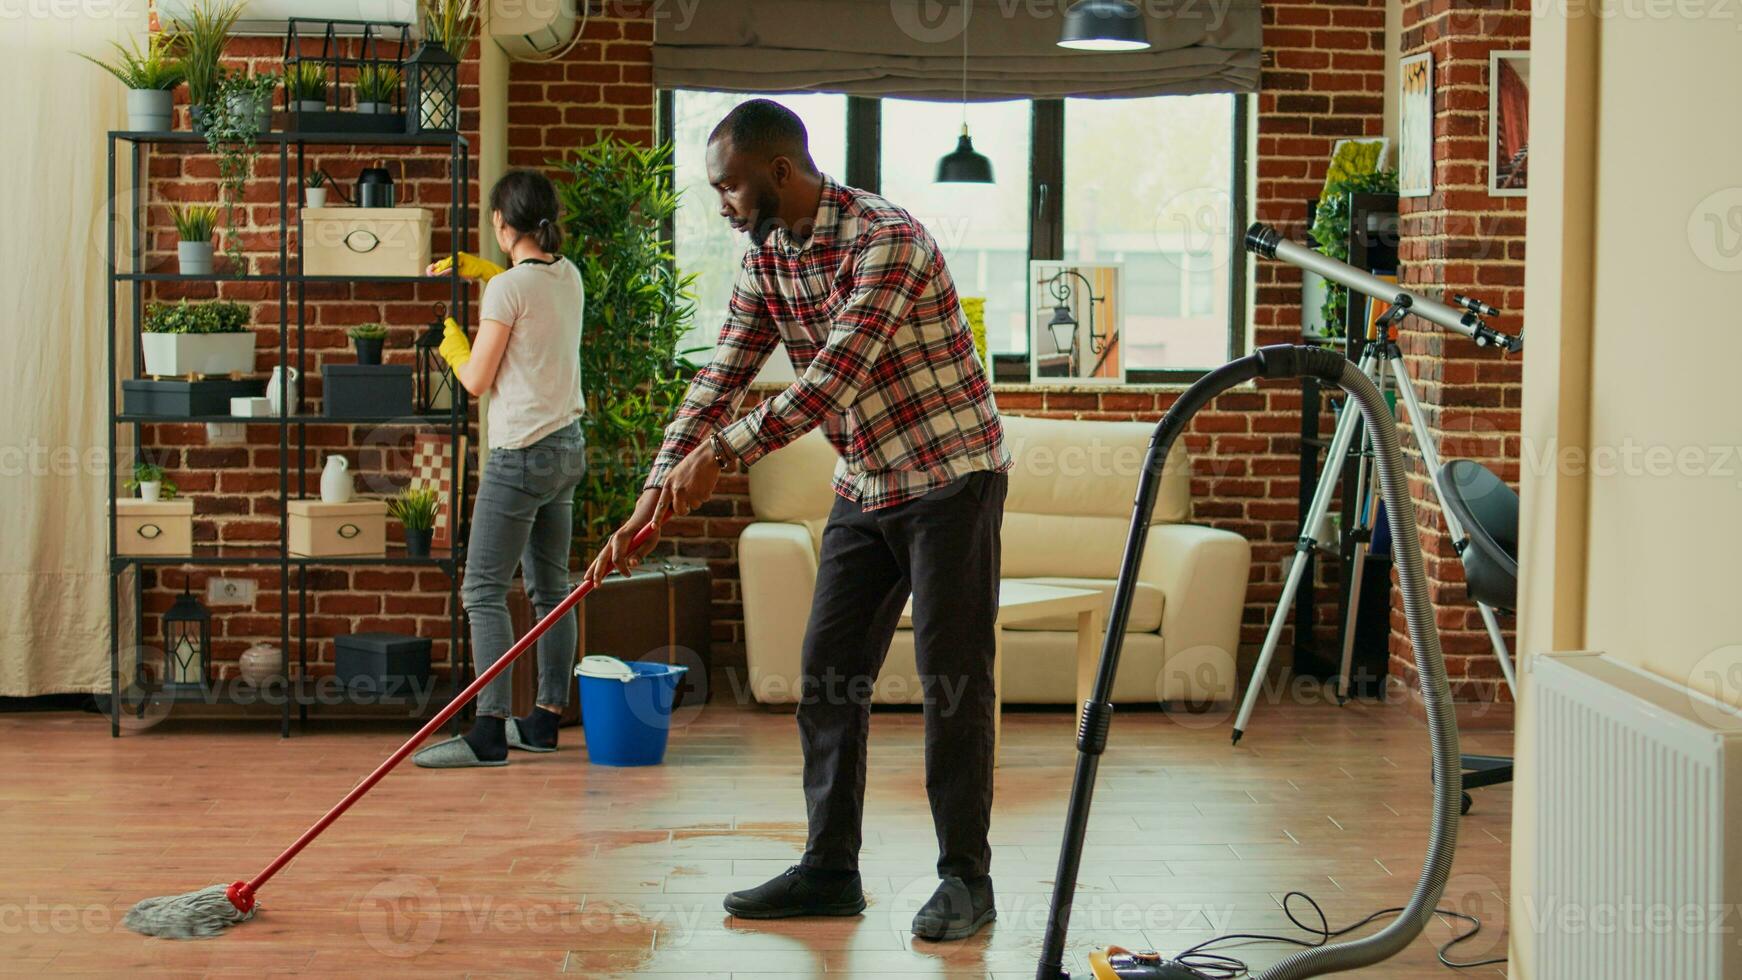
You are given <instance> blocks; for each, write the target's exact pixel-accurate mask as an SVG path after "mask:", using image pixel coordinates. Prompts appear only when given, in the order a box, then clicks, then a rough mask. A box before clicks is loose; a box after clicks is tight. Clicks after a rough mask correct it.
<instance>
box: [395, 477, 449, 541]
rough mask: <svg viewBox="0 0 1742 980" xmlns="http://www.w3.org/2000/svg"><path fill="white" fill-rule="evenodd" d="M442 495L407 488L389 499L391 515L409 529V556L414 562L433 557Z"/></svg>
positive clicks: (406, 538)
mask: <svg viewBox="0 0 1742 980" xmlns="http://www.w3.org/2000/svg"><path fill="white" fill-rule="evenodd" d="M440 506H441V494H440V492H439V491H437V490H436V489H435V488H434V487H406V488H405V489H403V490H401V491H399V493H398V494H396V495H394V496H392V497H389V498H388V499H387V513H389V514H391V515H393V517H394V519H395V520H397V521H399V523H401V524H403V525H405V553H406V554H407V555H408V556H410V557H412V558H427V557H429V543H430V539H431V538H433V537H434V536H435V521H436V510H437V509H438V508H439V507H440Z"/></svg>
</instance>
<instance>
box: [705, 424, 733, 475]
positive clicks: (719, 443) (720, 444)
mask: <svg viewBox="0 0 1742 980" xmlns="http://www.w3.org/2000/svg"><path fill="white" fill-rule="evenodd" d="M710 443H711V445H712V446H713V447H714V465H715V466H718V467H719V468H720V472H722V473H724V472H725V471H727V470H729V469H731V468H732V453H731V451H730V450H728V449H727V448H726V441H725V440H724V439H721V438H720V434H719V433H718V432H716V433H714V437H713V439H712V440H710Z"/></svg>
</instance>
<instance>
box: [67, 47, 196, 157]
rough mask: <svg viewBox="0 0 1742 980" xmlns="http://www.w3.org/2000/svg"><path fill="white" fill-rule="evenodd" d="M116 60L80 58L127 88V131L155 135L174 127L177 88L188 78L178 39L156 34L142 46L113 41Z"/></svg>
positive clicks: (85, 55) (84, 55)
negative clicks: (177, 49) (112, 76)
mask: <svg viewBox="0 0 1742 980" xmlns="http://www.w3.org/2000/svg"><path fill="white" fill-rule="evenodd" d="M109 43H110V45H111V46H112V47H114V49H115V60H114V61H99V60H98V59H96V58H93V57H91V56H90V55H88V54H81V55H79V57H81V58H83V59H85V60H86V61H89V62H90V63H91V64H93V65H96V66H97V67H99V68H101V69H103V70H104V71H106V72H108V73H109V74H111V75H114V76H115V77H116V78H117V79H118V80H120V82H121V84H122V85H125V86H127V128H128V129H130V130H133V131H134V132H142V133H155V132H161V131H164V130H167V129H169V128H170V125H171V122H170V121H171V119H172V118H173V115H174V110H175V87H176V86H177V85H180V84H181V83H182V82H183V81H184V80H185V79H186V78H187V70H186V69H185V68H183V67H182V63H181V59H180V58H178V57H176V56H175V37H174V36H173V35H170V34H154V35H152V36H151V37H150V38H148V39H147V40H146V42H145V47H143V48H141V47H140V46H139V41H138V40H137V39H134V40H133V41H131V42H129V43H128V44H127V45H126V46H122V44H121V42H119V41H110V42H109Z"/></svg>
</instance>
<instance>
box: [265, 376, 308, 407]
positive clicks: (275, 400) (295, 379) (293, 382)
mask: <svg viewBox="0 0 1742 980" xmlns="http://www.w3.org/2000/svg"><path fill="white" fill-rule="evenodd" d="M284 370H285V369H284V367H283V365H280V366H278V367H275V368H273V369H272V377H271V378H269V379H268V380H267V382H266V404H267V406H268V407H269V408H270V409H271V410H272V414H273V415H283V414H284V413H285V410H284V406H285V402H284V401H283V400H281V399H280V398H279V394H278V386H279V383H280V380H281V379H282V378H283V377H284ZM301 381H302V372H301V371H298V370H297V369H296V368H291V369H290V392H289V396H288V401H289V403H290V404H291V405H292V406H293V407H294V406H295V405H297V404H298V401H299V400H298V398H297V391H298V386H299V385H300V383H301Z"/></svg>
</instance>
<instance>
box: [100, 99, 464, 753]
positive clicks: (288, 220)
mask: <svg viewBox="0 0 1742 980" xmlns="http://www.w3.org/2000/svg"><path fill="white" fill-rule="evenodd" d="M255 142H256V146H257V147H261V148H265V149H262V150H261V152H262V153H265V152H271V149H272V148H275V149H276V153H277V158H278V232H279V235H278V270H279V271H278V272H275V273H248V274H242V275H225V274H222V273H217V274H211V275H192V276H184V275H180V274H179V273H164V272H149V271H146V270H145V269H144V268H143V264H144V261H145V254H146V229H145V228H144V227H143V224H144V222H142V221H138V220H135V221H131V222H130V223H129V225H130V230H129V234H130V237H131V241H130V248H129V254H130V262H129V265H130V268H128V269H125V270H123V269H121V268H120V267H119V260H118V258H117V254H116V245H117V214H116V202H117V200H118V198H117V187H116V174H117V170H116V168H117V165H118V164H121V163H123V160H122V156H123V153H125V156H126V159H125V161H124V162H125V165H126V166H127V167H128V168H129V169H128V174H129V179H130V183H131V186H132V187H133V188H134V189H135V190H134V193H135V194H136V195H140V196H143V195H144V194H145V193H146V191H147V189H148V187H149V175H148V174H147V171H146V169H145V166H144V164H145V161H146V157H147V155H148V152H149V147H151V146H152V145H155V144H190V143H198V144H202V145H203V144H204V143H205V137H204V136H203V135H200V134H197V133H192V132H186V131H174V132H135V131H130V130H116V131H111V132H110V133H109V134H108V163H109V166H108V174H107V185H108V200H109V206H108V227H107V234H106V247H105V261H106V269H107V273H108V324H109V328H108V340H107V349H108V361H109V370H108V392H107V396H106V397H107V406H108V417H109V423H110V424H109V426H108V433H109V434H108V444H109V445H108V459H109V460H110V461H111V466H112V467H113V469H114V472H115V473H119V472H122V471H123V470H122V468H121V467H120V466H118V465H116V464H117V463H118V461H117V460H116V453H117V439H116V434H117V430H118V428H119V427H120V426H123V425H131V426H133V445H134V453H135V455H136V458H137V456H139V455H141V454H143V452H144V451H145V449H146V448H147V447H146V446H145V445H144V432H143V427H144V426H145V425H148V424H153V423H159V424H161V423H170V424H176V423H182V424H186V423H240V424H246V425H274V426H277V429H278V461H279V465H278V529H279V535H278V541H277V543H276V544H272V543H262V544H260V545H223V544H196V545H194V547H193V552H192V554H190V555H164V556H155V555H152V556H144V555H120V554H117V553H116V544H117V542H116V513H115V502H116V499H117V497H118V494H117V489H116V480H115V478H114V476H113V475H112V476H111V479H110V481H109V514H108V521H109V545H108V554H109V563H108V570H109V628H110V640H109V690H110V699H109V726H110V727H109V732H110V735H111V736H115V737H118V736H119V735H120V733H121V715H122V711H123V709H124V700H123V699H124V697H125V696H128V695H131V696H135V697H137V701H136V702H135V703H134V710H135V711H136V713H137V714H138V715H141V716H142V715H143V714H144V712H145V709H146V707H147V705H148V704H150V703H164V702H167V703H189V702H199V703H207V704H240V703H244V701H250V702H259V701H261V700H278V701H279V703H280V704H281V710H280V718H279V734H280V735H281V736H284V737H288V736H289V735H290V717H291V712H290V706H291V704H293V703H294V704H295V705H296V706H297V718H298V721H299V723H306V722H307V720H308V709H309V706H310V704H311V703H314V692H313V689H314V685H313V684H312V683H311V681H310V678H309V675H308V654H309V638H308V629H307V627H308V591H309V589H308V572H309V570H310V569H311V568H320V567H342V566H407V567H414V568H434V569H439V570H440V571H442V572H443V573H444V574H445V575H446V577H447V580H448V626H449V633H448V663H447V666H448V668H449V671H448V675H449V682H450V683H449V688H450V693H449V697H450V698H452V697H453V696H455V695H457V694H458V693H459V691H460V687H461V685H462V683H463V682H464V681H465V680H466V675H467V673H468V671H469V669H470V665H471V655H470V643H469V638H468V636H467V633H466V631H465V630H464V629H462V628H461V616H460V596H459V582H460V571H461V568H462V567H463V566H464V564H465V553H464V548H465V545H464V542H465V540H466V530H467V526H468V524H469V516H470V508H469V506H468V499H467V492H466V484H465V481H464V480H462V479H461V474H462V464H463V462H464V458H465V451H464V447H465V436H466V430H467V420H468V418H469V415H470V413H469V410H468V399H467V397H466V392H465V389H464V388H462V387H460V386H459V385H457V384H456V385H453V386H452V389H453V390H452V396H451V398H450V400H449V407H448V410H447V411H446V412H440V413H430V414H427V415H415V416H402V417H381V418H328V417H326V416H324V415H310V414H305V413H304V399H303V395H302V389H303V387H304V386H303V385H301V384H298V385H297V386H296V388H295V391H294V395H295V398H296V401H295V403H294V404H293V403H292V401H291V397H292V394H293V392H292V391H291V386H290V379H289V377H288V375H287V374H286V373H284V372H280V378H281V380H280V384H279V404H281V405H287V406H289V409H288V410H287V412H286V414H285V415H283V416H268V417H237V416H228V415H223V416H195V417H174V416H156V415H133V414H126V413H123V412H121V411H119V410H118V406H117V404H116V392H117V390H118V389H119V385H120V381H121V379H122V377H143V376H144V364H143V355H142V354H141V353H140V342H139V334H140V326H141V323H142V319H143V313H144V305H145V284H146V283H151V282H215V283H223V282H266V283H277V284H278V285H279V288H278V291H277V292H278V363H279V364H280V365H294V366H295V367H297V369H298V370H299V371H300V372H301V375H302V377H304V378H307V377H308V376H309V372H308V371H307V370H306V369H307V366H308V351H307V348H306V345H305V339H304V330H305V329H306V325H307V321H308V317H307V313H308V294H307V286H308V284H309V283H393V282H398V283H419V282H421V283H427V282H432V281H442V280H438V279H431V278H429V277H424V276H306V275H303V274H302V268H303V266H302V253H301V248H300V244H301V242H302V241H303V235H302V212H301V204H300V200H296V201H293V200H292V195H293V188H294V189H295V191H294V192H295V193H296V196H297V197H299V198H300V189H301V188H302V186H303V178H304V176H305V173H306V169H305V168H306V161H305V157H304V152H305V149H306V148H307V147H310V146H326V147H352V148H354V147H446V148H447V150H448V174H449V184H450V188H449V190H450V194H449V204H448V208H449V215H450V219H451V220H450V223H449V224H450V236H449V237H450V241H449V246H450V247H449V254H451V255H455V256H457V254H458V253H459V252H460V251H463V250H464V249H465V248H466V246H467V243H468V240H469V236H470V234H471V225H472V217H471V207H470V203H469V200H468V198H467V195H466V185H467V182H468V180H469V179H470V174H471V149H470V146H469V145H468V144H467V142H466V139H465V137H464V136H462V135H460V134H458V133H419V134H415V135H411V134H398V133H368V134H337V133H313V132H269V133H262V134H260V135H259V136H258V137H257V138H256V141H255ZM137 213H143V209H142V208H141V209H137ZM293 229H294V231H295V233H296V234H295V238H296V241H297V243H298V245H299V247H298V248H297V249H296V250H295V251H294V253H293V250H292V249H291V248H290V241H291V232H292V230H293ZM442 279H445V281H446V282H447V283H448V289H449V303H448V309H449V311H450V312H451V313H452V314H453V315H454V316H455V317H456V318H457V319H458V321H459V322H461V323H467V322H469V321H470V304H471V291H470V284H469V283H468V282H466V281H465V280H464V279H461V278H460V277H459V276H458V275H457V274H449V275H448V276H446V277H442ZM122 290H125V291H126V292H127V293H128V298H127V302H128V303H129V305H130V314H131V315H130V317H129V324H130V325H129V326H128V329H130V330H131V331H132V333H133V341H134V343H133V350H134V356H133V360H132V363H131V364H129V365H126V366H125V367H124V366H123V365H121V364H120V362H119V356H118V354H119V347H118V340H119V331H120V329H121V328H122V325H121V321H120V319H119V313H120V302H121V300H120V297H119V296H118V295H117V294H118V293H119V292H120V291H122ZM293 292H294V299H293V298H292V294H293ZM293 308H294V310H295V333H296V344H295V360H294V361H292V360H291V354H292V348H291V338H290V334H291V326H292V320H291V313H292V309H293ZM123 372H125V373H123ZM310 425H346V426H350V425H376V426H410V427H429V428H431V429H434V430H438V431H443V432H445V433H446V434H447V435H448V436H449V437H450V438H451V439H452V440H453V443H452V444H453V447H454V452H453V459H452V467H453V469H452V480H451V485H452V486H453V488H454V490H453V495H454V496H453V500H452V509H451V511H450V520H451V523H452V532H451V540H452V541H453V542H454V546H453V547H452V548H451V549H448V550H447V551H445V552H442V553H434V554H432V555H431V556H430V557H427V558H423V557H419V558H413V557H410V556H408V555H406V554H405V553H404V551H403V549H390V550H389V551H388V553H387V554H386V555H385V556H382V557H349V558H338V557H328V558H304V557H298V556H295V555H292V554H290V550H289V539H288V535H287V533H286V529H287V525H288V511H289V501H290V500H292V499H298V498H301V497H303V496H305V495H306V494H307V492H308V461H307V455H308V426H310ZM293 429H294V430H295V441H296V461H295V464H294V467H293V465H292V463H291V461H290V453H291V432H292V430H293ZM128 469H129V470H130V467H128ZM293 469H294V470H295V477H296V479H295V487H294V490H295V493H296V497H294V498H293V497H292V496H291V492H292V489H293V488H292V481H291V476H292V470H293ZM149 566H155V567H161V568H173V567H178V566H182V567H196V566H215V567H232V568H247V567H262V566H264V567H275V568H277V569H278V572H279V576H278V588H279V603H278V615H279V650H280V661H279V677H278V681H279V682H280V689H279V691H278V693H277V695H276V696H275V697H274V696H271V695H269V696H268V697H266V698H264V699H263V698H262V696H261V692H262V690H264V689H263V688H252V687H249V688H247V690H246V691H244V690H242V688H241V687H240V686H239V685H237V684H235V683H234V682H219V681H214V680H212V679H211V678H209V677H208V678H205V680H206V686H205V687H204V688H203V689H201V690H198V691H188V690H178V689H171V688H163V687H161V686H158V687H156V688H155V689H154V688H150V687H147V686H145V685H144V684H143V681H142V677H143V672H142V670H141V669H140V668H141V667H142V666H143V659H144V658H143V649H142V647H143V645H144V610H143V602H142V599H143V583H142V577H141V576H140V575H138V574H135V575H134V576H133V617H134V622H133V631H134V636H135V637H136V638H137V640H138V641H139V642H138V643H137V644H136V645H135V647H134V683H133V685H130V686H129V688H128V690H127V691H123V690H122V688H121V607H120V603H121V579H122V577H123V576H124V575H125V574H126V573H127V571H128V570H129V569H132V570H134V571H135V572H138V571H141V570H143V569H144V568H146V567H149ZM293 572H294V573H295V578H296V592H297V604H296V616H297V630H296V633H295V634H294V636H295V638H296V640H297V664H298V672H297V674H296V676H295V678H294V680H293V679H292V675H291V671H290V643H291V639H292V636H293V634H292V632H291V578H292V573H293ZM429 707H431V708H437V707H439V706H437V705H430V706H429Z"/></svg>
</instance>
